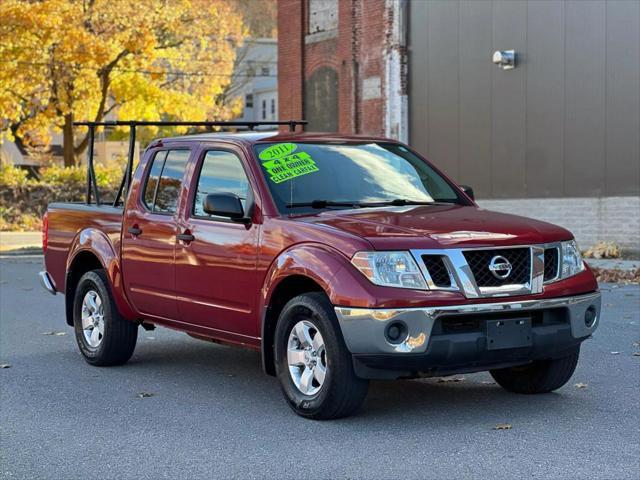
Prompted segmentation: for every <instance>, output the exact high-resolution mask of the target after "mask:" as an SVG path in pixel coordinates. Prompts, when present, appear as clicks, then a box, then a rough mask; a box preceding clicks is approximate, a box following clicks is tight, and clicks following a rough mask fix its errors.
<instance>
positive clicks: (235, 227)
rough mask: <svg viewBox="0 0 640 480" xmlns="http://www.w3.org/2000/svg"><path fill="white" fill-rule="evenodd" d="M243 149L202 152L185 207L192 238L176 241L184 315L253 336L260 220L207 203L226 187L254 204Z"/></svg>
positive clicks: (240, 336) (185, 226)
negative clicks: (246, 220)
mask: <svg viewBox="0 0 640 480" xmlns="http://www.w3.org/2000/svg"><path fill="white" fill-rule="evenodd" d="M240 155H241V153H240V152H236V151H234V150H223V149H204V150H203V151H202V152H201V154H200V156H199V157H200V158H199V160H198V163H197V164H196V168H195V170H194V174H193V178H192V180H191V182H190V184H191V186H190V195H189V197H188V201H187V205H186V206H185V207H184V208H181V211H182V212H183V219H182V220H181V230H182V232H181V233H183V234H184V233H186V234H190V235H192V236H193V240H192V241H189V242H185V241H180V242H178V244H177V245H176V295H177V301H178V302H177V303H178V313H179V315H180V318H181V319H182V320H183V321H185V322H188V323H194V324H198V325H201V326H204V327H208V328H212V329H216V330H218V331H222V332H228V333H231V334H233V335H232V338H233V339H235V340H236V341H239V342H244V341H245V340H246V341H248V342H251V339H254V340H255V338H256V337H258V336H259V335H260V333H259V331H258V323H257V322H256V321H255V311H256V308H257V298H258V281H257V278H256V262H257V253H256V251H257V242H258V233H259V225H256V224H250V225H244V224H242V223H237V222H234V221H231V220H229V219H227V218H222V217H213V216H211V215H208V214H206V213H205V212H204V210H203V205H202V204H203V200H204V198H205V197H206V196H207V194H210V193H222V192H224V193H234V194H236V195H238V196H239V197H240V198H241V200H242V203H243V206H244V208H245V211H246V210H247V208H250V206H251V204H252V203H253V198H254V197H253V194H252V189H251V184H250V181H249V178H248V176H247V172H246V171H245V169H244V167H243V165H242V161H241V159H240ZM223 336H225V335H224V334H223Z"/></svg>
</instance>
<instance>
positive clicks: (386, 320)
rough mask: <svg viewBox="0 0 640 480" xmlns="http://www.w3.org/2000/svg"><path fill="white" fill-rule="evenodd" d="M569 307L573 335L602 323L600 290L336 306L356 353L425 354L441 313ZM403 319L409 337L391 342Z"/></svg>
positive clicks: (579, 335) (582, 334)
mask: <svg viewBox="0 0 640 480" xmlns="http://www.w3.org/2000/svg"><path fill="white" fill-rule="evenodd" d="M589 307H592V308H593V309H595V320H594V321H593V323H592V324H591V325H587V324H586V323H585V313H586V311H587V309H588V308H589ZM550 308H567V309H568V311H569V320H570V323H571V335H572V336H573V337H574V338H584V337H588V336H589V335H591V334H592V333H593V332H594V331H595V330H596V328H597V327H598V323H599V322H600V292H593V293H589V294H586V295H577V296H573V297H561V298H544V299H539V300H526V301H522V302H499V303H481V304H467V305H451V306H445V307H424V308H395V309H372V308H349V307H335V312H336V315H337V317H338V322H339V323H340V328H341V329H342V335H343V337H344V340H345V343H346V345H347V348H348V349H349V351H350V352H351V353H353V354H379V353H380V354H389V353H400V354H402V353H423V352H425V351H426V350H427V347H428V345H429V339H430V337H431V330H432V328H433V325H434V323H435V321H436V319H437V318H438V317H440V316H442V315H468V314H474V313H477V314H485V313H500V312H513V311H521V312H527V311H532V310H541V309H550ZM396 321H400V322H402V323H404V324H405V325H406V328H407V330H408V335H407V338H406V339H405V340H404V341H403V342H402V343H398V344H392V343H390V342H389V341H388V340H387V337H386V335H385V332H386V329H387V326H388V325H389V324H391V323H393V322H396Z"/></svg>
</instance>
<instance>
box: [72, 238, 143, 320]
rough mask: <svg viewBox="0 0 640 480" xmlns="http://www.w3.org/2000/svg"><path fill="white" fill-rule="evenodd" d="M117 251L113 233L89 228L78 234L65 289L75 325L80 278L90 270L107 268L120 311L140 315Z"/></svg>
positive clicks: (129, 316) (124, 315) (129, 314)
mask: <svg viewBox="0 0 640 480" xmlns="http://www.w3.org/2000/svg"><path fill="white" fill-rule="evenodd" d="M116 252H117V250H116V249H115V248H114V246H113V245H112V243H111V240H110V239H109V237H108V236H107V235H106V234H105V233H104V232H102V231H100V230H98V229H94V228H87V229H84V230H82V231H81V232H80V233H79V234H78V235H77V236H76V238H75V239H74V241H73V244H72V246H71V249H70V253H69V256H68V257H67V265H66V277H65V287H64V288H65V289H64V292H65V310H66V320H67V324H69V325H73V301H74V297H75V291H76V288H77V286H78V282H79V281H80V278H82V275H84V274H85V273H86V272H88V271H91V270H98V269H102V270H104V272H105V274H106V276H107V279H108V282H109V290H110V292H111V294H112V295H113V298H114V301H115V304H116V306H117V308H118V311H119V312H120V315H122V316H123V317H124V318H126V319H128V320H133V319H135V318H136V316H137V315H136V314H135V312H134V310H133V309H132V307H131V305H130V304H129V301H128V299H127V298H126V296H125V293H124V291H123V288H122V272H121V269H120V259H119V256H118V254H117V253H116Z"/></svg>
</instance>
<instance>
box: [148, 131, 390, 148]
mask: <svg viewBox="0 0 640 480" xmlns="http://www.w3.org/2000/svg"><path fill="white" fill-rule="evenodd" d="M218 140H224V141H227V142H234V143H242V144H245V145H254V144H256V143H261V142H296V141H297V142H312V141H318V142H366V141H371V142H393V141H394V140H391V139H388V138H384V137H375V136H367V135H342V134H339V133H326V132H304V133H292V132H243V133H228V132H220V133H217V132H216V133H197V134H193V135H180V136H176V137H166V138H159V139H156V140H154V142H153V143H152V145H150V146H156V145H158V144H167V143H173V142H185V141H192V142H214V141H218Z"/></svg>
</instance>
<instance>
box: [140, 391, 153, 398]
mask: <svg viewBox="0 0 640 480" xmlns="http://www.w3.org/2000/svg"><path fill="white" fill-rule="evenodd" d="M149 397H153V393H148V392H140V393H139V394H138V398H149Z"/></svg>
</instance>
